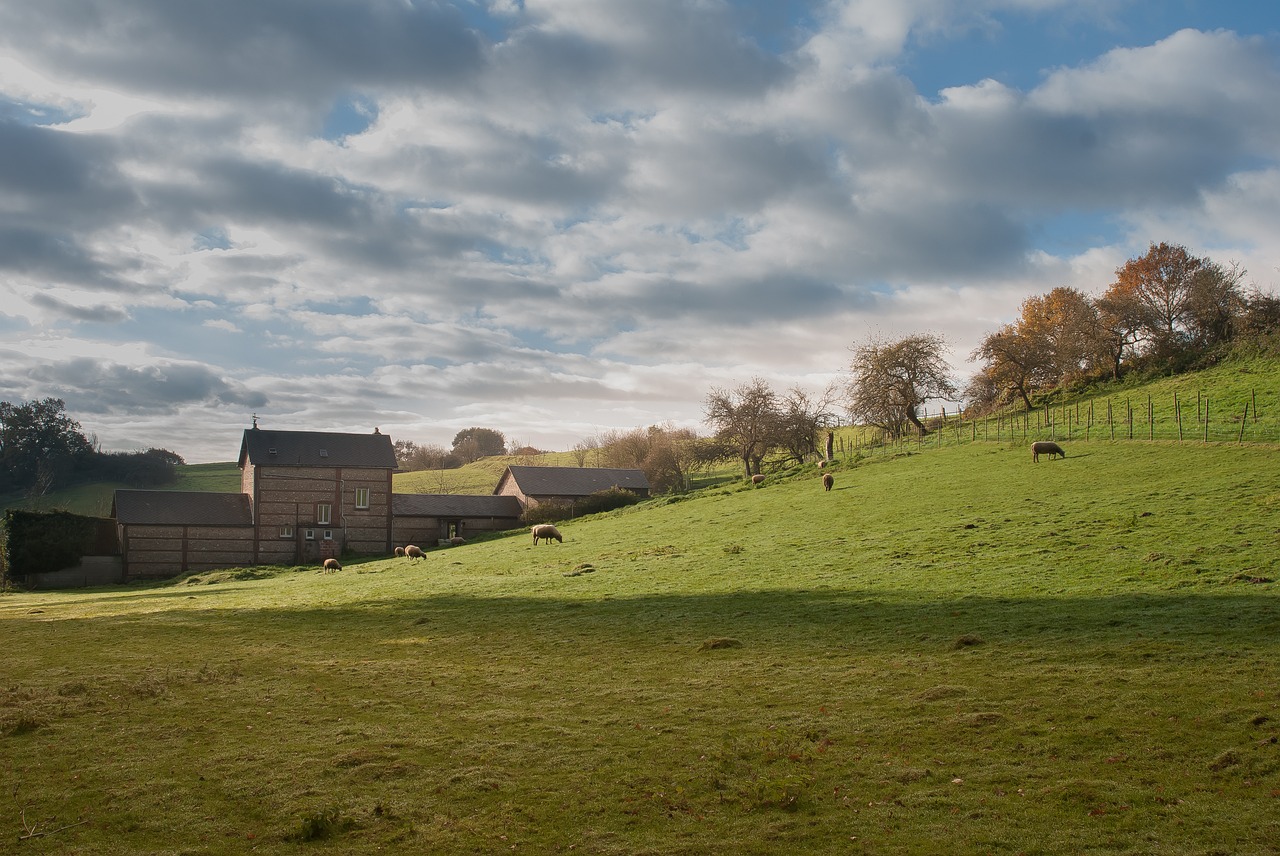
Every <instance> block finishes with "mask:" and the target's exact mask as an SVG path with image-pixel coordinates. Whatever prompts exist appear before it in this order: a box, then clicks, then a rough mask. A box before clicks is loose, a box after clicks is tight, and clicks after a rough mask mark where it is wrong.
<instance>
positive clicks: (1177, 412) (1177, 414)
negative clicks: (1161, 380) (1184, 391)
mask: <svg viewBox="0 0 1280 856" xmlns="http://www.w3.org/2000/svg"><path fill="white" fill-rule="evenodd" d="M1173 418H1174V420H1175V421H1176V422H1177V423H1178V442H1179V443H1181V442H1182V405H1181V404H1179V403H1178V391H1177V390H1174V392H1173Z"/></svg>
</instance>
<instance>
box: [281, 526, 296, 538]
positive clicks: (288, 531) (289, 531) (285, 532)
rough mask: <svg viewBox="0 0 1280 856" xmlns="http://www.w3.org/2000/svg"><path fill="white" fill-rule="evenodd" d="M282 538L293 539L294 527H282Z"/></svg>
mask: <svg viewBox="0 0 1280 856" xmlns="http://www.w3.org/2000/svg"><path fill="white" fill-rule="evenodd" d="M280 537H281V538H292V537H293V527H292V526H281V527H280Z"/></svg>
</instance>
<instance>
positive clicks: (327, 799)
mask: <svg viewBox="0 0 1280 856" xmlns="http://www.w3.org/2000/svg"><path fill="white" fill-rule="evenodd" d="M1068 453H1069V457H1067V458H1066V459H1065V460H1059V461H1053V462H1051V463H1046V462H1041V463H1040V464H1032V463H1031V462H1030V459H1029V458H1030V456H1029V454H1028V453H1027V451H1026V449H1025V447H1022V446H1010V445H1002V444H995V443H990V444H982V443H979V444H970V445H965V446H961V447H958V448H957V447H951V448H943V449H938V450H932V449H930V450H928V451H926V452H925V453H923V454H909V455H900V456H897V457H893V458H890V457H887V456H886V457H878V458H875V459H872V460H870V461H868V462H864V463H863V464H862V465H859V466H850V467H847V468H843V469H838V470H837V471H836V483H835V489H834V490H833V491H832V492H831V493H824V492H823V491H822V490H821V487H820V485H819V483H818V480H817V474H816V471H813V470H804V471H798V472H796V473H794V474H793V476H792V477H790V478H776V477H770V479H769V480H767V481H766V482H765V485H764V486H763V487H761V488H754V489H753V488H747V487H740V486H729V487H723V488H719V489H716V490H713V491H707V492H704V493H701V494H698V495H695V496H693V497H690V498H676V499H669V500H657V501H654V502H651V503H646V504H644V505H642V506H638V507H635V508H632V509H628V510H625V511H623V512H619V513H615V514H613V515H607V516H602V517H597V518H587V519H582V520H579V521H575V522H573V523H570V524H567V525H566V526H565V533H566V540H565V542H564V543H563V544H552V545H539V546H538V547H536V548H535V547H533V546H532V544H531V542H530V539H528V538H527V533H514V534H512V535H511V536H510V537H506V538H498V539H494V540H490V541H484V542H480V543H475V544H469V545H466V546H463V547H459V548H453V549H445V550H437V551H433V552H431V553H430V554H429V555H428V557H427V559H426V560H424V561H418V562H409V561H408V560H404V559H399V560H381V559H378V560H369V561H365V562H348V563H346V566H345V568H344V570H343V571H342V572H341V573H339V574H331V575H322V574H319V573H318V572H317V571H315V570H314V569H274V570H270V571H266V570H259V571H258V572H254V573H245V572H243V571H228V572H225V573H224V574H216V573H215V574H200V575H194V576H192V577H189V578H187V579H184V580H179V581H176V582H174V583H171V584H166V585H153V586H145V587H144V586H137V587H134V586H130V587H120V588H112V589H101V590H96V591H86V592H76V593H49V594H13V595H7V596H4V597H3V598H0V622H3V624H2V625H0V626H2V627H3V638H4V639H5V641H6V645H5V649H6V655H5V661H4V666H3V667H2V668H3V675H4V679H3V680H0V688H2V690H0V759H2V760H0V764H2V765H3V766H2V767H0V769H3V771H4V786H3V788H2V789H0V839H5V840H8V841H10V842H13V841H14V840H15V839H17V838H18V837H19V836H20V835H21V834H23V831H24V829H27V828H29V827H30V826H31V825H32V824H35V825H36V831H37V832H38V831H40V830H42V829H43V830H58V831H56V832H53V834H50V835H48V836H47V837H43V838H30V839H27V840H25V841H24V842H23V843H22V849H23V852H30V853H136V852H148V853H179V852H182V853H221V852H248V851H252V852H260V853H292V852H297V850H298V848H299V847H302V846H307V847H311V846H315V847H322V848H332V852H343V853H372V852H376V851H384V852H385V851H392V852H458V853H467V852H475V853H492V852H499V851H501V852H511V851H512V850H515V851H516V852H520V851H524V852H537V853H555V852H570V851H573V852H590V853H629V854H630V853H655V854H656V853H663V854H666V853H777V852H818V853H837V852H838V853H848V852H855V853H857V852H866V853H925V852H930V853H932V852H951V853H996V852H1008V853H1021V852H1025V853H1077V852H1082V851H1085V850H1089V851H1094V852H1104V853H1195V854H1202V853H1211V852H1223V853H1269V852H1275V850H1276V848H1277V847H1278V846H1280V821H1277V818H1278V817H1280V814H1277V808H1280V745H1277V742H1276V740H1277V737H1278V736H1280V709H1278V705H1280V658H1278V656H1277V655H1280V600H1278V598H1277V595H1276V583H1275V582H1273V581H1274V580H1275V579H1276V578H1277V576H1278V575H1280V566H1278V561H1277V558H1276V557H1277V555H1280V553H1278V551H1277V547H1280V471H1278V470H1277V467H1276V466H1275V460H1276V455H1277V449H1276V448H1274V447H1264V446H1246V447H1236V446H1233V445H1214V444H1208V445H1204V444H1185V443H1184V444H1177V443H1123V444H1122V443H1114V444H1113V443H1104V442H1091V443H1089V444H1087V445H1086V444H1083V443H1079V444H1074V445H1071V446H1069V447H1068ZM588 565H589V566H590V568H591V570H590V571H587V570H586V568H584V566H588ZM237 574H240V575H241V576H240V577H238V578H237V576H236V575H237ZM255 577H257V578H255ZM70 824H80V825H77V826H70ZM304 842H307V843H305V844H304Z"/></svg>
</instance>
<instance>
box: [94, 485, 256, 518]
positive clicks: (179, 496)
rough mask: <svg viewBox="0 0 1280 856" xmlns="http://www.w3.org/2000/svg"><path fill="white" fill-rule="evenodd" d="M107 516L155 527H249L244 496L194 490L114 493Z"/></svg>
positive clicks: (249, 514) (248, 512)
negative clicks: (109, 513) (109, 512)
mask: <svg viewBox="0 0 1280 856" xmlns="http://www.w3.org/2000/svg"><path fill="white" fill-rule="evenodd" d="M111 516H112V517H114V518H115V519H116V521H117V522H119V523H128V524H151V525H157V526H161V525H163V526H252V525H253V514H252V513H251V512H250V510H249V497H248V495H246V494H243V493H209V492H207V491H196V490H117V491H116V495H115V499H114V500H112V502H111Z"/></svg>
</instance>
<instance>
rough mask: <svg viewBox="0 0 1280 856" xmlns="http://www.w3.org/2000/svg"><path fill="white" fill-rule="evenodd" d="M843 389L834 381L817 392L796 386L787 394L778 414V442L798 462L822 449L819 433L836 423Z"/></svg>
mask: <svg viewBox="0 0 1280 856" xmlns="http://www.w3.org/2000/svg"><path fill="white" fill-rule="evenodd" d="M838 397H839V391H838V389H837V387H836V386H835V385H834V384H833V385H831V386H828V387H827V388H826V389H824V390H823V391H822V392H821V393H820V394H818V395H817V396H813V395H810V394H809V393H807V392H805V391H804V390H803V389H801V388H800V387H798V386H796V387H792V388H791V389H790V390H788V391H787V394H786V395H785V396H784V397H783V399H782V401H781V403H780V406H779V414H778V444H779V446H781V448H782V449H783V451H785V452H786V453H787V454H788V455H789V456H790V457H791V458H792V459H793V460H794V461H795V462H796V463H798V464H800V463H804V460H805V458H807V457H808V456H809V455H813V454H817V453H818V435H819V434H820V433H821V432H822V431H823V430H824V429H826V428H829V427H830V426H832V425H834V424H835V423H836V415H835V404H836V400H837V398H838Z"/></svg>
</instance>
